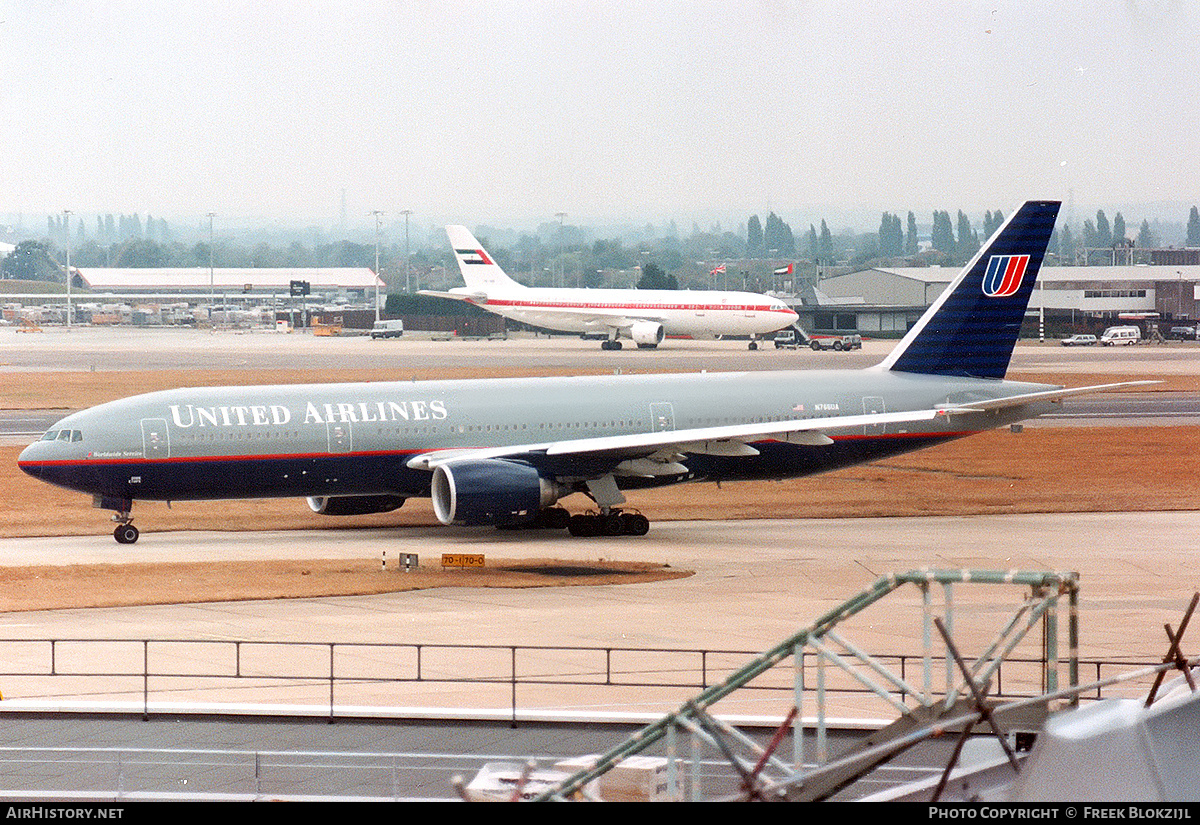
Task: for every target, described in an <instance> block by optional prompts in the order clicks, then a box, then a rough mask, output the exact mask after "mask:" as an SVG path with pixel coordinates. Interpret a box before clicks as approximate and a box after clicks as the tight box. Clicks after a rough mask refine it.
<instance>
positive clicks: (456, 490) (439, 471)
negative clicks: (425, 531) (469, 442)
mask: <svg viewBox="0 0 1200 825" xmlns="http://www.w3.org/2000/svg"><path fill="white" fill-rule="evenodd" d="M431 492H432V496H433V512H434V513H435V514H436V515H437V517H438V521H440V522H441V523H442V524H459V525H466V526H479V525H484V524H496V525H508V524H522V523H525V522H529V521H533V520H534V519H536V518H537V516H538V514H539V513H540V512H541V511H542V508H544V507H549V506H550V505H551V504H553V503H554V502H556V501H558V499H559V498H560V497H561V496H563V495H565V494H566V493H567V492H569V491H568V490H566V489H565V488H563V486H562V485H560V484H558V483H556V482H554V481H551V480H549V479H545V478H542V477H541V476H540V475H538V471H537V470H535V469H534V468H533V467H530V466H529V465H528V464H520V463H517V462H515V461H504V460H501V459H494V458H493V459H482V460H479V461H453V462H449V463H447V464H439V465H438V466H437V468H436V469H434V471H433V481H432V486H431Z"/></svg>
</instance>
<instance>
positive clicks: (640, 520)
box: [567, 509, 650, 537]
mask: <svg viewBox="0 0 1200 825" xmlns="http://www.w3.org/2000/svg"><path fill="white" fill-rule="evenodd" d="M567 532H568V533H570V534H571V535H572V536H579V537H583V536H644V535H646V533H648V532H650V520H649V519H648V518H646V517H645V516H643V515H642V514H641V513H626V512H622V511H621V510H615V509H614V510H609V511H608V512H601V513H578V514H576V515H573V516H571V520H570V521H569V522H568V523H567Z"/></svg>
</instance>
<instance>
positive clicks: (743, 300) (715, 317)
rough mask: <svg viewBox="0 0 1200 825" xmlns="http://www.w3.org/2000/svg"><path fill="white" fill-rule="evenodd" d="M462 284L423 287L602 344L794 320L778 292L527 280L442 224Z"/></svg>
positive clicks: (730, 331)
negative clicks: (445, 288)
mask: <svg viewBox="0 0 1200 825" xmlns="http://www.w3.org/2000/svg"><path fill="white" fill-rule="evenodd" d="M446 234H447V235H449V236H450V244H451V246H453V247H454V257H455V258H456V259H457V260H458V268H459V270H460V271H461V272H462V276H463V282H464V283H466V286H465V287H455V288H454V289H451V290H450V291H449V292H434V291H432V290H423V291H422V292H421V294H422V295H435V296H438V297H440V298H453V299H455V300H458V301H467V302H469V303H472V304H475V305H476V306H479V307H481V308H483V309H485V310H487V311H488V312H494V313H496V314H497V315H503V316H504V317H505V318H512V319H513V320H514V321H520V322H522V323H525V324H529V325H531V326H535V327H541V328H543V329H551V330H555V331H558V332H578V333H580V334H584V333H589V332H593V333H607V335H608V338H607V339H605V341H604V343H603V344H601V346H602V347H603V348H604V349H621V342H620V340H619V339H620V338H622V337H625V338H629V339H632V340H633V342H634V343H635V344H637V345H638V346H639V347H641V348H643V349H653V348H654V347H657V346H658V345H659V344H660V343H662V340H663V338H665V337H666V336H668V335H678V336H687V337H691V338H716V337H719V336H724V335H729V336H746V335H748V336H750V348H751V349H757V348H758V345H757V343H756V341H755V339H756V338H757V336H759V335H766V334H768V333H772V332H775V331H776V330H779V329H783V328H784V327H786V326H788V325H790V324H792V323H793V322H794V321H795V320H796V318H797V315H796V313H795V312H794V311H793V310H792V309H791V307H789V306H788V305H787V304H785V303H783V301H780V300H778V299H776V298H771V297H768V296H766V295H758V294H756V293H753V292H718V291H710V290H703V291H694V290H686V289H563V288H555V287H527V286H524V285H523V284H519V283H517V282H516V281H514V280H513V279H512V278H510V277H508V275H507V274H505V272H504V270H503V269H501V268H500V266H499V265H498V264H497V263H496V262H495V261H494V260H493V259H492V256H491V255H489V254H488V253H487V251H486V250H485V249H484V248H483V246H482V245H481V244H480V243H479V241H477V240H476V239H475V236H474V235H472V234H471V233H470V232H469V231H468V230H467V228H466V227H464V226H447V227H446Z"/></svg>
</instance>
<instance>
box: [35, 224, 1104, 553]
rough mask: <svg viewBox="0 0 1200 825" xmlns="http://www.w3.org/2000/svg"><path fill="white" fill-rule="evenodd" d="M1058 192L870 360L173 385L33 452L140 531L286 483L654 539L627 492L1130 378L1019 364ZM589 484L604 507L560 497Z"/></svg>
mask: <svg viewBox="0 0 1200 825" xmlns="http://www.w3.org/2000/svg"><path fill="white" fill-rule="evenodd" d="M1058 206H1059V204H1058V203H1057V202H1051V201H1031V202H1029V203H1026V204H1024V205H1023V206H1022V207H1021V208H1020V209H1019V210H1017V211H1016V212H1014V213H1013V215H1012V216H1011V217H1010V218H1009V220H1008V221H1007V222H1006V223H1005V224H1004V226H1002V227H1001V228H1000V229H999V230H998V231H997V232H996V234H995V235H994V236H993V237H992V238H991V239H990V240H989V242H988V243H986V244H985V245H984V246H983V248H982V249H981V250H980V252H979V253H978V254H977V255H976V256H975V258H974V259H973V260H972V261H971V262H970V263H969V264H967V266H966V267H965V268H964V269H963V270H962V272H961V273H959V275H958V276H957V277H956V279H955V280H954V281H953V282H952V283H951V285H950V286H949V287H948V288H947V289H946V290H945V292H943V293H942V295H941V296H939V298H938V299H937V300H936V301H935V302H934V304H933V305H932V306H931V307H930V308H929V310H928V311H927V312H926V313H925V315H924V316H923V317H922V318H921V319H920V321H919V322H918V323H917V324H916V325H915V326H914V327H913V328H912V329H911V330H910V331H909V332H908V334H907V335H905V337H904V338H903V339H902V340H901V341H900V343H899V345H898V346H897V347H896V348H895V349H894V350H893V351H892V353H891V354H890V355H889V356H888V357H887V358H886V359H885V360H884V361H883V362H882V363H880V364H878V365H876V366H873V367H869V368H867V369H864V370H832V371H818V370H806V371H792V372H749V373H702V374H689V375H636V376H635V375H612V376H594V377H574V378H522V379H487V380H466V381H422V382H403V383H368V384H318V385H309V386H264V387H217V388H196V389H176V390H168V391H164V392H156V393H150V394H146V395H139V396H135V397H132V398H127V399H124V400H120V401H113V402H110V403H107V404H101V405H100V406H97V407H93V408H92V409H89V410H85V411H83V412H79V413H75V414H73V415H69V416H67V417H66V418H64V419H63V420H62V421H60V422H58V423H57V424H55V425H54V426H53V427H52V428H51V429H50V430H49V432H47V433H46V434H45V436H44V437H43V438H42V439H41V440H40V441H38V442H35V443H34V444H31V445H30V446H29V447H28V448H27V449H25V451H24V452H22V453H21V456H20V466H21V469H22V470H24V471H25V472H27V473H29V474H30V475H32V476H35V477H37V478H40V479H42V480H44V481H47V482H49V483H51V484H56V485H59V486H62V487H66V488H69V489H72V490H78V491H80V492H83V493H88V494H91V495H92V496H93V497H94V501H95V504H96V506H97V507H100V508H103V509H111V510H114V511H115V512H116V515H115V516H114V517H113V518H114V520H115V521H116V522H117V528H116V530H115V536H116V538H117V541H119V542H123V543H128V542H133V541H136V540H137V538H138V530H137V528H135V527H134V526H133V524H132V523H131V519H132V505H133V502H134V501H135V500H139V499H141V500H157V501H163V500H166V501H185V500H196V499H232V498H265V497H279V496H296V497H305V498H307V499H308V503H309V506H310V507H312V509H313V510H315V511H316V512H318V513H325V514H327V515H350V514H362V513H372V512H386V511H388V510H394V509H395V508H397V507H399V506H400V505H401V504H403V503H404V500H405V499H406V498H410V497H424V496H432V498H433V506H434V511H435V512H436V514H437V517H438V519H439V520H440V521H441V522H442V523H443V524H456V525H500V526H505V525H538V526H546V527H560V528H561V527H565V528H567V529H569V530H570V532H571V533H572V534H573V535H590V534H597V533H603V534H608V535H617V534H633V535H640V534H644V533H645V532H646V531H647V529H648V528H649V522H648V521H647V520H646V518H645V517H644V516H642V515H641V514H640V513H637V512H633V511H624V510H622V505H623V504H624V503H625V500H626V499H625V492H626V491H630V490H633V489H636V488H639V487H647V486H653V485H662V484H673V483H676V482H682V481H729V480H740V479H782V478H791V477H797V476H803V475H807V474H810V473H818V472H823V471H826V470H833V469H836V468H838V467H845V466H848V465H851V464H856V463H859V462H864V461H870V460H872V459H877V458H881V457H884V456H890V455H895V454H898V453H903V452H907V451H910V450H916V449H919V448H922V447H928V446H931V445H934V444H939V443H942V442H944V441H947V440H950V439H954V438H960V437H963V436H967V435H971V434H973V433H978V432H981V431H983V430H988V429H991V428H994V427H998V426H1002V425H1005V424H1008V423H1011V422H1016V421H1020V420H1022V419H1025V418H1030V417H1034V416H1037V415H1039V414H1041V413H1043V412H1046V411H1049V410H1051V409H1053V405H1054V404H1055V402H1057V401H1059V400H1060V399H1061V398H1063V397H1064V396H1068V395H1073V394H1076V393H1084V392H1094V391H1098V390H1104V389H1112V388H1115V387H1118V386H1127V385H1126V384H1110V385H1105V386H1095V387H1083V388H1076V389H1064V388H1062V387H1056V386H1050V385H1045V384H1029V383H1019V382H1014V381H1006V380H1004V375H1005V372H1006V371H1007V369H1008V364H1009V360H1010V358H1011V356H1012V351H1013V346H1014V344H1015V342H1016V339H1017V333H1018V331H1019V328H1020V326H1021V320H1022V318H1023V317H1024V315H1025V311H1026V307H1027V304H1028V301H1029V296H1030V292H1031V290H1032V289H1033V284H1034V280H1035V278H1036V276H1037V272H1038V269H1039V267H1040V266H1041V263H1042V257H1043V255H1044V253H1045V250H1046V244H1047V242H1048V240H1049V238H1050V233H1051V231H1052V229H1053V227H1054V222H1055V218H1056V215H1057V213H1058ZM576 493H579V494H582V495H583V496H586V497H588V498H590V499H591V501H592V502H593V503H594V507H592V508H591V510H592V512H589V513H578V514H576V515H573V516H571V515H568V512H567V511H566V510H565V509H563V508H562V507H561V506H558V505H557V502H558V501H559V500H560V499H564V498H568V497H570V496H572V495H573V494H576Z"/></svg>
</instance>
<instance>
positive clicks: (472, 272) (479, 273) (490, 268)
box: [446, 226, 522, 292]
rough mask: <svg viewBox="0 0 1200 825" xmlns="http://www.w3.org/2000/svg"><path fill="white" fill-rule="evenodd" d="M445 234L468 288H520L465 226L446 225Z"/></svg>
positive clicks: (481, 289) (484, 289)
mask: <svg viewBox="0 0 1200 825" xmlns="http://www.w3.org/2000/svg"><path fill="white" fill-rule="evenodd" d="M446 234H447V235H449V236H450V246H452V247H453V248H454V257H455V259H456V260H457V261H458V269H459V271H460V272H461V273H462V276H463V281H465V282H466V284H467V286H468V287H469V288H471V289H477V290H480V291H484V292H486V291H487V290H488V289H493V290H494V289H497V288H498V287H516V288H518V289H521V288H522V286H521V284H519V283H517V282H516V281H514V280H513V279H512V278H510V277H508V275H506V274H505V272H504V270H503V269H501V268H500V265H499V264H497V263H496V262H495V261H493V260H492V256H491V255H489V254H488V253H487V250H485V249H484V248H483V246H482V245H481V244H480V243H479V241H477V240H475V236H474V235H472V234H471V233H470V232H469V231H468V230H467V228H466V227H465V226H447V227H446Z"/></svg>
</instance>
